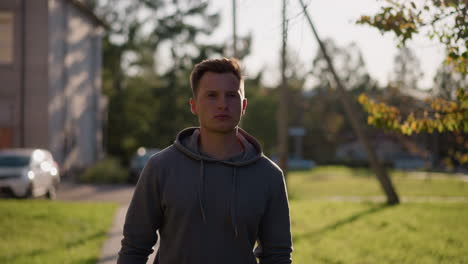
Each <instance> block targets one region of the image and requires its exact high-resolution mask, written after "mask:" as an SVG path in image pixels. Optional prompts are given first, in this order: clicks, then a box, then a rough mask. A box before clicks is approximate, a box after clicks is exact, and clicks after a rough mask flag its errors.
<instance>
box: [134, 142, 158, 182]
mask: <svg viewBox="0 0 468 264" xmlns="http://www.w3.org/2000/svg"><path fill="white" fill-rule="evenodd" d="M159 151H160V149H157V148H144V147H140V148H138V150H137V152H136V153H135V155H133V157H132V160H131V161H130V178H129V181H130V182H131V183H136V182H137V181H138V178H139V177H140V174H141V171H142V170H143V168H144V167H145V165H146V162H147V161H148V160H149V158H150V157H151V156H153V155H154V154H156V153H158V152H159Z"/></svg>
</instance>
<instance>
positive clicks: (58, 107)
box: [0, 0, 105, 171]
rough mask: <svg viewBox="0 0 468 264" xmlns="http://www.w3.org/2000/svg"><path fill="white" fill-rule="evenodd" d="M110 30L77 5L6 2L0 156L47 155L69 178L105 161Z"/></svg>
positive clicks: (0, 15)
mask: <svg viewBox="0 0 468 264" xmlns="http://www.w3.org/2000/svg"><path fill="white" fill-rule="evenodd" d="M104 29H105V24H104V23H103V22H102V21H101V20H100V19H99V18H98V17H96V15H95V14H94V13H93V12H92V11H91V10H90V9H88V8H87V7H86V6H85V5H84V4H82V3H81V2H79V1H77V0H33V1H31V0H2V1H0V148H9V147H14V148H17V147H27V148H36V147H37V148H46V149H49V150H50V151H51V152H52V154H53V155H54V157H55V159H56V160H57V161H58V162H59V165H60V167H61V169H62V170H63V171H69V170H70V169H82V168H86V167H88V166H89V165H92V164H93V163H94V162H95V161H96V160H97V159H99V158H100V156H101V155H102V153H103V147H102V141H103V140H102V130H103V129H102V126H103V120H104V116H105V115H104V113H105V98H104V97H103V96H102V94H101V64H102V47H101V39H102V36H103V33H104Z"/></svg>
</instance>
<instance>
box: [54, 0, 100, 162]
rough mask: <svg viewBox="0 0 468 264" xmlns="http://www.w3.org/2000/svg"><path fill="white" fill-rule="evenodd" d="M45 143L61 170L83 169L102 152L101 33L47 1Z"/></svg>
mask: <svg viewBox="0 0 468 264" xmlns="http://www.w3.org/2000/svg"><path fill="white" fill-rule="evenodd" d="M49 11H50V12H49V19H50V21H51V23H50V24H49V28H50V31H51V34H50V41H49V46H50V52H49V64H50V67H49V78H50V84H51V85H50V88H49V89H50V92H49V94H50V104H49V115H50V117H51V122H50V130H51V133H50V136H49V137H50V142H51V149H53V152H54V153H55V156H57V159H58V160H59V161H60V162H61V164H62V166H63V168H64V169H65V170H68V169H70V168H85V167H87V166H89V165H91V164H93V163H94V162H95V161H96V160H97V158H98V156H99V154H100V153H101V152H102V140H101V139H100V138H101V136H100V134H101V120H100V119H99V117H100V114H99V112H100V111H99V109H100V105H99V102H100V98H101V92H100V85H101V83H100V78H101V74H100V68H101V56H102V55H101V54H102V51H101V37H102V31H101V30H100V29H99V27H98V26H97V25H96V24H94V22H93V20H91V19H90V18H89V17H88V16H87V15H86V14H83V13H82V12H81V11H80V10H79V9H77V8H76V7H75V6H74V5H73V4H71V3H70V2H69V1H65V0H49Z"/></svg>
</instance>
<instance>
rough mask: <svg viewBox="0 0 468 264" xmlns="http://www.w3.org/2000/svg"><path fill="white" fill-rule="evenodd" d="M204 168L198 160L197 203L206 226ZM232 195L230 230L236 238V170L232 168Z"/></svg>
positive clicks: (201, 161)
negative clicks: (198, 182)
mask: <svg viewBox="0 0 468 264" xmlns="http://www.w3.org/2000/svg"><path fill="white" fill-rule="evenodd" d="M204 170H205V168H204V163H203V160H200V184H199V185H200V186H199V191H198V203H199V205H200V212H201V215H202V218H203V223H205V224H206V214H205V207H203V198H204V196H205V188H204V186H205V171H204ZM231 181H232V194H231V196H232V197H231V203H230V206H231V223H232V228H233V229H234V234H235V235H236V237H238V236H239V231H238V229H237V221H236V220H237V203H236V200H237V199H236V198H237V169H236V168H235V167H234V168H233V172H232V179H231Z"/></svg>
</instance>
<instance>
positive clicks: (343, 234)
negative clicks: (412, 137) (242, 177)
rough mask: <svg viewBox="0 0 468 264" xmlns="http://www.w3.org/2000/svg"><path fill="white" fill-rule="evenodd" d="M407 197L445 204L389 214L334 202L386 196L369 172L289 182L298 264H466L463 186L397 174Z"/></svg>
mask: <svg viewBox="0 0 468 264" xmlns="http://www.w3.org/2000/svg"><path fill="white" fill-rule="evenodd" d="M391 175H392V178H393V180H394V183H395V185H396V187H397V189H398V191H399V193H400V195H402V196H414V197H418V196H431V197H433V196H439V197H441V199H440V201H437V202H422V203H421V202H418V203H415V202H408V203H403V204H400V205H396V206H386V205H385V204H382V203H371V202H352V201H341V202H334V201H330V200H328V199H326V197H332V196H343V197H347V196H360V197H366V196H374V195H379V196H380V195H382V192H381V191H380V188H379V186H378V184H377V183H376V180H375V179H374V178H373V177H370V176H371V173H370V172H369V170H363V169H347V168H342V167H325V168H318V169H315V170H313V171H309V172H305V171H303V172H293V173H290V174H289V178H288V190H289V193H290V194H292V195H291V198H290V206H291V219H292V232H293V242H294V252H293V260H294V262H295V263H336V264H338V263H343V264H345V263H353V264H354V263H356V264H358V263H359V264H362V263H378V264H380V263H384V264H385V263H389V264H390V263H392V264H393V263H399V264H400V263H408V264H409V263H411V264H415V263H416V264H417V263H424V264H426V263H428V264H431V263H468V254H466V252H468V239H467V238H468V225H467V223H468V202H457V203H451V202H446V201H444V197H450V196H457V197H460V196H462V197H466V198H468V186H467V183H466V182H463V181H461V180H460V179H455V178H454V177H450V176H446V175H437V176H435V175H432V176H433V177H432V178H431V179H429V180H424V179H423V180H421V179H416V178H418V177H415V175H417V173H416V174H415V173H400V172H392V173H391Z"/></svg>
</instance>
